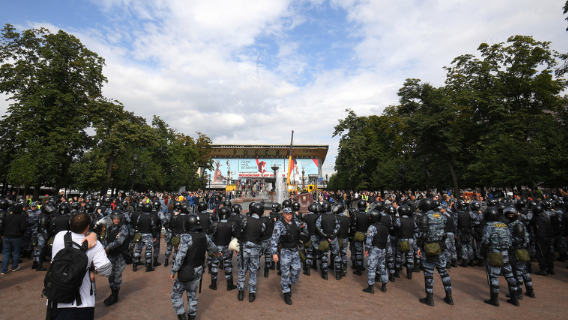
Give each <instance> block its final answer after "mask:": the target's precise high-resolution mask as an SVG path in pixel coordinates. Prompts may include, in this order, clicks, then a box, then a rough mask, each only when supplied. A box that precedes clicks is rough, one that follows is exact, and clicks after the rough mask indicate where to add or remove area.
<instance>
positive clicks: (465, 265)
mask: <svg viewBox="0 0 568 320" xmlns="http://www.w3.org/2000/svg"><path fill="white" fill-rule="evenodd" d="M460 267H463V268H467V267H468V266H467V260H466V259H462V263H460Z"/></svg>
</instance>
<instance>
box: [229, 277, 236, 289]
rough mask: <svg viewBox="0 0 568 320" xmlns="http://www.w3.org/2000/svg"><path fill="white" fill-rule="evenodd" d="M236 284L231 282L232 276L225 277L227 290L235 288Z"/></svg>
mask: <svg viewBox="0 0 568 320" xmlns="http://www.w3.org/2000/svg"><path fill="white" fill-rule="evenodd" d="M236 288H237V286H235V285H234V284H233V277H230V278H229V279H227V291H231V290H235V289H236Z"/></svg>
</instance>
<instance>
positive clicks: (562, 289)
mask: <svg viewBox="0 0 568 320" xmlns="http://www.w3.org/2000/svg"><path fill="white" fill-rule="evenodd" d="M163 248H165V246H164V245H162V256H161V257H160V259H159V261H160V262H163ZM263 264H264V262H262V263H261V266H262V265H263ZM234 266H236V260H235V262H234ZM30 267H31V261H30V260H28V259H25V261H24V262H23V263H22V264H21V268H22V269H21V270H20V271H17V272H14V273H12V272H10V273H8V274H6V275H4V276H1V277H0V319H33V318H35V319H42V318H45V301H46V300H45V298H42V297H41V290H42V288H43V277H44V275H45V272H36V271H35V270H31V269H30ZM533 268H534V269H535V270H538V267H537V266H536V264H533ZM144 271H145V268H143V267H141V268H139V271H138V272H136V273H134V272H133V271H132V266H127V267H126V269H125V271H124V274H123V284H122V290H121V291H120V295H119V302H118V303H117V304H115V305H113V306H111V307H105V306H104V304H103V300H104V299H105V298H106V297H107V296H108V295H109V294H110V289H109V287H108V281H107V279H106V278H104V277H102V276H97V277H96V285H97V298H96V300H97V304H96V309H95V318H96V319H108V320H111V319H112V320H115V319H136V320H142V319H153V320H154V319H176V316H175V314H174V312H173V309H172V305H171V302H170V292H171V289H172V285H173V282H172V281H171V280H169V278H168V275H169V267H168V268H164V267H163V265H162V266H159V267H156V271H154V272H150V273H146V272H144ZM236 272H237V271H236V269H235V270H233V273H234V275H235V277H236ZM270 272H271V273H270V276H269V278H264V277H263V276H262V269H261V270H260V272H259V278H258V279H259V280H258V291H257V299H256V301H255V302H254V303H249V302H248V292H245V300H244V301H242V302H240V301H237V291H236V290H233V291H231V292H228V291H226V282H225V281H224V280H222V278H221V279H220V281H219V283H218V290H217V291H213V290H210V289H209V288H208V286H209V284H210V277H209V275H207V274H206V275H205V278H204V279H203V290H202V293H201V294H199V295H198V297H199V308H198V317H197V318H198V319H224V320H226V319H241V318H243V317H246V319H251V320H254V319H289V318H291V317H301V318H303V319H347V318H351V319H362V318H366V319H382V318H391V319H392V318H395V319H397V318H398V319H408V318H413V319H416V318H423V319H452V318H453V319H455V318H459V319H496V318H510V317H512V316H513V315H514V317H515V319H529V318H530V319H534V318H535V317H542V318H545V319H552V318H560V319H565V317H566V312H568V308H567V307H566V301H567V298H568V290H566V287H567V285H568V283H567V282H568V269H566V263H559V262H556V275H555V276H548V277H542V276H537V275H533V283H534V288H535V294H536V299H531V298H528V297H524V299H523V300H521V301H520V303H521V306H520V307H514V306H512V305H510V304H508V303H506V302H505V299H506V298H505V293H506V291H507V289H506V281H505V279H504V278H503V277H500V283H501V293H500V296H499V300H500V301H499V302H500V304H501V306H500V307H499V308H496V307H493V306H490V305H487V304H485V303H484V302H483V299H488V298H489V287H488V285H487V282H486V277H485V273H484V268H482V267H469V268H457V269H456V268H453V269H451V270H450V276H451V278H452V285H453V288H454V290H453V298H454V302H455V305H454V306H449V305H446V304H445V303H444V302H443V300H442V299H443V297H444V290H443V287H442V284H441V280H440V277H439V276H438V275H435V286H434V302H435V304H436V305H435V307H427V306H425V305H423V304H421V303H419V302H418V299H419V298H420V297H423V296H424V295H425V294H424V276H423V274H422V273H419V274H414V277H413V279H412V280H408V279H406V272H405V271H402V272H401V278H400V279H396V282H394V283H391V282H389V284H388V286H387V292H386V293H382V292H381V291H380V290H378V288H379V287H380V285H377V288H376V290H375V294H374V295H370V294H367V293H364V292H362V291H361V290H362V289H363V288H365V287H366V276H363V277H360V276H356V275H353V274H352V273H351V269H349V271H348V275H347V276H346V277H344V278H343V279H342V280H341V281H337V280H335V277H334V273H333V271H330V277H329V280H327V281H325V280H323V279H322V278H321V277H319V274H317V273H315V272H313V270H312V275H311V276H310V277H308V276H305V275H303V274H302V275H301V276H300V280H299V282H298V283H297V284H296V285H295V286H294V287H293V289H292V293H293V296H292V300H293V305H292V306H288V305H286V304H285V303H284V301H283V296H282V293H281V291H280V278H279V277H278V276H277V275H276V272H275V271H274V270H271V271H270ZM300 312H301V314H300Z"/></svg>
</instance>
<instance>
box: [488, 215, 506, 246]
mask: <svg viewBox="0 0 568 320" xmlns="http://www.w3.org/2000/svg"><path fill="white" fill-rule="evenodd" d="M487 228H490V229H491V235H490V239H489V248H491V249H494V250H507V249H509V248H510V247H511V245H512V241H511V232H510V231H509V228H507V225H506V224H505V223H503V222H501V221H489V222H487Z"/></svg>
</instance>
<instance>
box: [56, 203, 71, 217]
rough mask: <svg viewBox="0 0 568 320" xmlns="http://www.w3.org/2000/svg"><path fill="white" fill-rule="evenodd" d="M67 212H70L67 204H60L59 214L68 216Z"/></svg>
mask: <svg viewBox="0 0 568 320" xmlns="http://www.w3.org/2000/svg"><path fill="white" fill-rule="evenodd" d="M69 212H71V209H70V208H69V204H68V203H67V202H61V203H60V204H59V214H68V213H69Z"/></svg>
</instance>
